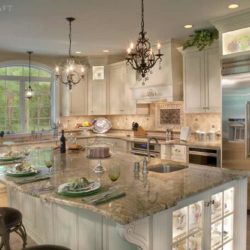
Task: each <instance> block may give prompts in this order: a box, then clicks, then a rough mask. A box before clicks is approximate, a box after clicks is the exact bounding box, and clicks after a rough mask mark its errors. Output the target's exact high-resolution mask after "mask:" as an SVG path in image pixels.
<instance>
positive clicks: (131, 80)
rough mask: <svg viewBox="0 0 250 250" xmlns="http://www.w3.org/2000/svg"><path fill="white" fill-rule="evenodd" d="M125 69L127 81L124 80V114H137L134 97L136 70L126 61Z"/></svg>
mask: <svg viewBox="0 0 250 250" xmlns="http://www.w3.org/2000/svg"><path fill="white" fill-rule="evenodd" d="M124 70H125V82H124V88H123V89H124V97H123V106H122V109H123V110H124V114H126V115H134V114H136V100H135V99H134V97H133V91H132V87H133V86H135V84H136V71H135V70H134V69H132V68H131V67H130V66H129V65H126V63H124Z"/></svg>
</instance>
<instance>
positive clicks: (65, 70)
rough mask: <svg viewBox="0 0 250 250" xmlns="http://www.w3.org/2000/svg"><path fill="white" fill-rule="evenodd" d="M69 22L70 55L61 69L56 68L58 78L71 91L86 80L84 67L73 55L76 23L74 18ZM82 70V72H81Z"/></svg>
mask: <svg viewBox="0 0 250 250" xmlns="http://www.w3.org/2000/svg"><path fill="white" fill-rule="evenodd" d="M66 20H67V21H68V22H69V54H68V58H67V60H66V63H64V64H63V65H62V66H61V67H60V66H57V67H56V74H55V75H56V78H57V79H58V80H59V81H60V82H61V83H63V84H65V85H67V86H68V87H69V89H70V90H71V89H72V87H73V85H76V84H78V83H79V82H80V81H81V80H82V79H83V78H84V71H85V70H84V67H83V65H82V64H81V63H80V62H76V60H75V57H74V56H72V53H71V24H72V22H73V21H75V18H74V17H67V18H66ZM79 69H80V70H79Z"/></svg>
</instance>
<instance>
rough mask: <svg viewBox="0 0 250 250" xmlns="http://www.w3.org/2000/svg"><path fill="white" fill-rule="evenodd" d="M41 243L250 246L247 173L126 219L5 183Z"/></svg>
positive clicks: (146, 248)
mask: <svg viewBox="0 0 250 250" xmlns="http://www.w3.org/2000/svg"><path fill="white" fill-rule="evenodd" d="M7 191H8V201H9V205H10V206H12V207H16V208H17V209H19V210H20V211H21V212H22V213H23V221H24V225H25V227H26V229H27V232H28V234H29V236H30V237H31V238H32V239H33V240H34V241H35V242H37V243H38V244H45V243H51V244H58V245H63V246H66V247H69V248H70V249H72V250H85V249H86V250H102V249H103V250H133V249H143V250H173V249H174V250H177V249H178V250H183V249H190V250H210V249H214V250H216V249H218V250H222V249H223V250H224V249H226V250H246V227H247V179H246V178H241V179H238V180H234V181H231V182H229V183H226V184H223V185H221V186H218V187H215V188H212V189H210V190H207V191H205V192H202V193H198V194H197V195H193V196H192V197H189V198H185V199H182V200H181V201H180V202H179V203H178V204H177V205H176V206H175V207H172V208H170V209H167V210H164V211H162V212H159V213H156V214H153V215H150V216H148V217H145V218H144V219H141V220H137V221H134V222H132V223H130V224H127V225H120V224H118V223H116V222H114V221H112V220H111V219H107V218H105V217H104V216H102V215H100V214H98V213H95V212H92V211H89V210H86V209H83V208H76V207H70V206H65V205H60V204H57V203H56V202H48V201H45V200H43V199H41V198H36V197H33V196H31V195H29V194H25V193H22V192H21V191H19V190H18V189H16V188H15V186H10V185H8V186H7Z"/></svg>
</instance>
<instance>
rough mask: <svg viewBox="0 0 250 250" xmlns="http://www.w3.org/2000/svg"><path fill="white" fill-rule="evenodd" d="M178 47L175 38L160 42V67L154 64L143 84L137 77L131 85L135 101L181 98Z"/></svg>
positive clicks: (181, 83) (181, 84)
mask: <svg viewBox="0 0 250 250" xmlns="http://www.w3.org/2000/svg"><path fill="white" fill-rule="evenodd" d="M179 47H180V43H179V42H177V41H175V40H169V41H167V42H165V43H163V44H162V53H163V54H164V56H163V58H162V62H161V67H160V68H159V66H158V64H156V65H155V66H154V68H153V69H152V74H149V76H148V80H147V81H146V82H145V85H143V84H142V81H140V80H139V79H137V81H136V84H135V85H134V86H133V87H132V93H133V97H134V99H135V100H136V102H137V103H153V102H162V101H182V100H183V80H182V75H183V69H182V64H183V63H182V54H181V53H180V52H179V50H178V48H179ZM155 49H157V48H154V47H153V50H155Z"/></svg>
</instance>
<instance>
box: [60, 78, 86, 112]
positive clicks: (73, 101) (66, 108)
mask: <svg viewBox="0 0 250 250" xmlns="http://www.w3.org/2000/svg"><path fill="white" fill-rule="evenodd" d="M60 89H61V115H62V116H74V115H87V76H85V78H84V79H83V80H81V81H80V82H79V83H78V84H76V85H74V86H73V88H72V90H69V88H68V86H66V85H63V84H61V83H60Z"/></svg>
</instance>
